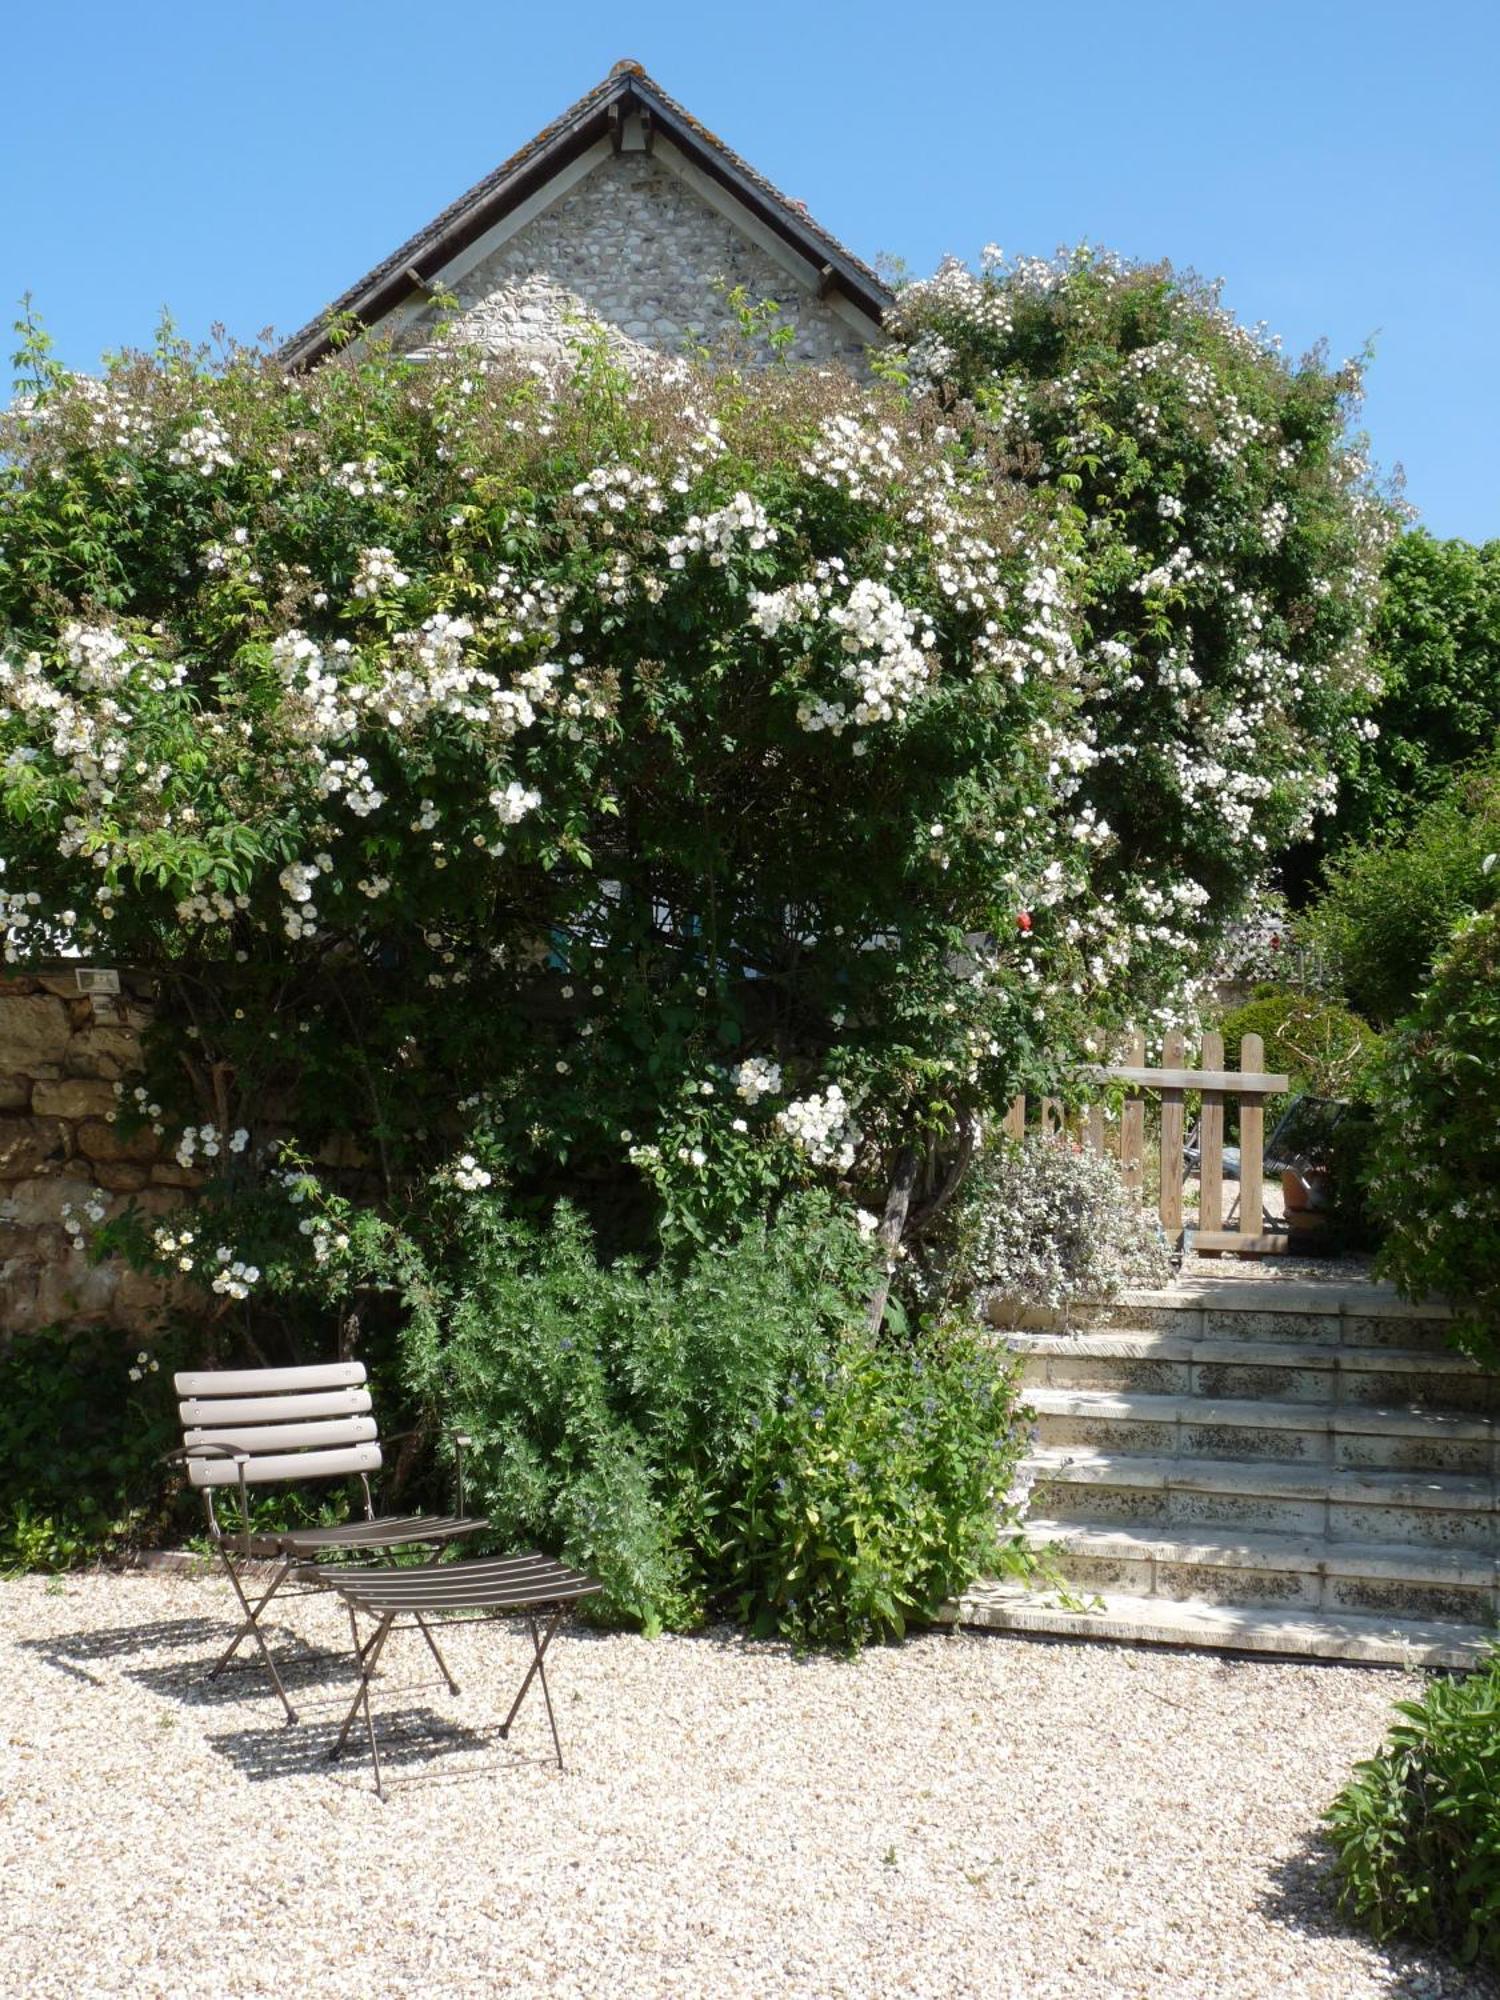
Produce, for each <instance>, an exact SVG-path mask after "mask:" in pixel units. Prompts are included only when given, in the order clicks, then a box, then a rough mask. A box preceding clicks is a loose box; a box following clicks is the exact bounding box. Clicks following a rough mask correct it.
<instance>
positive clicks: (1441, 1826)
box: [1325, 1653, 1500, 1970]
mask: <svg viewBox="0 0 1500 2000" xmlns="http://www.w3.org/2000/svg"><path fill="white" fill-rule="evenodd" d="M1396 1711H1397V1713H1398V1715H1400V1716H1402V1717H1403V1718H1404V1720H1402V1721H1400V1722H1398V1723H1397V1724H1396V1726H1395V1727H1394V1728H1393V1729H1392V1731H1391V1734H1390V1739H1389V1741H1388V1742H1387V1744H1386V1746H1385V1748H1384V1749H1383V1750H1382V1751H1381V1753H1380V1755H1379V1756H1378V1757H1373V1758H1371V1759H1370V1760H1369V1761H1368V1762H1367V1763H1363V1764H1360V1765H1358V1766H1357V1767H1356V1770H1355V1774H1354V1776H1353V1778H1351V1779H1350V1781H1349V1783H1348V1784H1347V1785H1346V1786H1345V1787H1344V1789H1343V1791H1342V1792H1340V1794H1339V1796H1338V1798H1337V1799H1336V1800H1335V1801H1334V1803H1333V1805H1332V1806H1331V1807H1330V1809H1329V1811H1328V1813H1327V1814H1326V1816H1325V1817H1326V1823H1327V1826H1328V1829H1329V1835H1330V1838H1331V1839H1332V1842H1333V1845H1334V1849H1335V1851H1336V1854H1337V1870H1338V1880H1339V1895H1340V1901H1341V1902H1342V1904H1343V1907H1344V1908H1345V1909H1346V1910H1347V1911H1348V1912H1349V1913H1350V1914H1351V1915H1352V1916H1354V1917H1357V1918H1358V1919H1359V1921H1360V1922H1361V1923H1363V1924H1365V1925H1366V1926H1367V1927H1368V1928H1369V1929H1370V1930H1371V1931H1372V1932H1373V1933H1374V1935H1375V1937H1376V1938H1377V1939H1385V1938H1390V1937H1407V1938H1413V1939H1416V1940H1418V1941H1420V1942H1421V1943H1423V1944H1434V1945H1440V1946H1443V1947H1444V1948H1445V1949H1447V1950H1449V1951H1451V1952H1453V1953H1454V1954H1455V1955H1456V1956H1457V1957H1458V1958H1460V1959H1463V1960H1465V1961H1467V1962H1470V1963H1472V1962H1475V1961H1477V1962H1478V1963H1480V1964H1483V1965H1486V1966H1489V1967H1492V1968H1494V1969H1497V1970H1500V1812H1497V1810H1496V1804H1495V1802H1496V1799H1497V1798H1500V1653H1494V1654H1492V1655H1491V1656H1490V1659H1489V1661H1488V1664H1487V1665H1486V1666H1485V1668H1484V1670H1483V1671H1482V1672H1479V1673H1475V1674H1472V1675H1470V1676H1469V1677H1468V1678H1467V1679H1465V1680H1446V1679H1444V1680H1434V1681H1433V1682H1432V1684H1431V1685H1430V1686H1429V1688H1428V1690H1427V1692H1426V1693H1425V1694H1424V1695H1423V1697H1422V1699H1421V1700H1420V1701H1403V1702H1398V1703H1397V1704H1396Z"/></svg>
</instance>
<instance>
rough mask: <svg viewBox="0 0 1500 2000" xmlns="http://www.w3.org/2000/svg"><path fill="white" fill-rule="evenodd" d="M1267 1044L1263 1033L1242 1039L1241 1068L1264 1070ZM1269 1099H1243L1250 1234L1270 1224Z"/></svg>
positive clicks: (1243, 1195)
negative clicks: (1266, 1181) (1267, 1188)
mask: <svg viewBox="0 0 1500 2000" xmlns="http://www.w3.org/2000/svg"><path fill="white" fill-rule="evenodd" d="M1265 1066H1266V1045H1265V1043H1264V1042H1263V1041H1262V1040H1261V1038H1260V1036H1259V1035H1246V1036H1245V1038H1244V1040H1243V1041H1242V1042H1241V1043H1240V1068H1241V1070H1243V1071H1245V1072H1247V1073H1248V1072H1249V1071H1252V1070H1253V1071H1255V1072H1257V1073H1259V1072H1262V1071H1264V1069H1265ZM1265 1135H1266V1100H1265V1099H1264V1098H1263V1097H1242V1098H1241V1099H1240V1229H1241V1232H1242V1233H1243V1234H1245V1235H1247V1236H1260V1235H1263V1234H1264V1232H1265V1227H1266V1204H1265V1185H1264V1167H1263V1160H1264V1148H1265Z"/></svg>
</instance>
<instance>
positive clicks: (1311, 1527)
mask: <svg viewBox="0 0 1500 2000" xmlns="http://www.w3.org/2000/svg"><path fill="white" fill-rule="evenodd" d="M1031 1504H1032V1510H1033V1512H1035V1513H1037V1514H1042V1515H1046V1516H1047V1517H1048V1518H1050V1519H1052V1520H1058V1521H1078V1522H1090V1523H1095V1524H1103V1523H1110V1524H1111V1525H1117V1526H1122V1527H1123V1526H1128V1525H1129V1524H1130V1523H1132V1522H1136V1523H1140V1524H1142V1525H1146V1526H1150V1527H1157V1528H1165V1527H1173V1528H1178V1527H1181V1528H1209V1527H1220V1528H1222V1527H1238V1528H1244V1529H1250V1530H1259V1531H1264V1532H1269V1533H1275V1534H1284V1535H1316V1536H1320V1537H1325V1538H1326V1539H1327V1540H1328V1541H1330V1542H1341V1541H1342V1542H1384V1543H1403V1544H1410V1545H1412V1546H1413V1547H1424V1548H1436V1549H1474V1550H1479V1551H1483V1552H1484V1553H1486V1554H1490V1553H1493V1552H1494V1550H1495V1546H1496V1517H1495V1515H1494V1514H1493V1512H1490V1511H1487V1510H1486V1511H1474V1512H1468V1511H1466V1510H1463V1509H1460V1508H1456V1507H1401V1506H1380V1505H1375V1504H1371V1503H1366V1502H1359V1501H1340V1500H1295V1499H1284V1498H1281V1497H1279V1496H1277V1495H1272V1494H1263V1493H1200V1492H1194V1491H1193V1490H1191V1489H1190V1488H1169V1489H1163V1488H1161V1487H1146V1486H1130V1485H1126V1484H1122V1483H1115V1482H1111V1483H1109V1484H1103V1483H1100V1482H1098V1481H1092V1480H1090V1481H1083V1480H1067V1479H1039V1480H1038V1481H1037V1484H1036V1487H1035V1488H1034V1490H1033V1493H1032V1500H1031Z"/></svg>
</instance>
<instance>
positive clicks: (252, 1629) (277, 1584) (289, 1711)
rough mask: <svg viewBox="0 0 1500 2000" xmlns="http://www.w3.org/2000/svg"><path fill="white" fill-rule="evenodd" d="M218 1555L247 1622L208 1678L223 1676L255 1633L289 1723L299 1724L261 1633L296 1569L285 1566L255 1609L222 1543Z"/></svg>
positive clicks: (216, 1550) (216, 1547)
mask: <svg viewBox="0 0 1500 2000" xmlns="http://www.w3.org/2000/svg"><path fill="white" fill-rule="evenodd" d="M215 1553H216V1554H217V1556H218V1558H219V1561H220V1562H221V1563H222V1564H223V1566H224V1572H225V1574H226V1576H227V1577H228V1578H229V1581H230V1583H231V1584H232V1585H233V1587H234V1594H235V1596H236V1597H237V1598H238V1599H239V1601H240V1608H241V1610H242V1611H243V1612H244V1614H245V1622H244V1624H243V1625H242V1626H241V1627H240V1629H239V1631H238V1632H237V1633H236V1634H235V1636H234V1638H233V1640H232V1641H231V1642H230V1645H229V1649H228V1651H227V1652H225V1653H224V1654H223V1656H222V1657H221V1658H220V1659H219V1660H218V1661H217V1663H216V1664H215V1665H214V1666H212V1667H210V1668H209V1671H208V1673H207V1675H206V1676H205V1678H206V1679H208V1680H212V1679H213V1678H214V1676H215V1675H216V1674H219V1673H222V1672H223V1670H224V1668H225V1667H227V1666H228V1664H229V1662H230V1661H231V1660H232V1659H233V1658H234V1655H235V1654H236V1653H237V1652H238V1650H239V1648H240V1644H241V1641H242V1640H243V1639H244V1637H245V1635H246V1633H253V1634H254V1637H255V1643H256V1645H257V1646H259V1647H260V1656H261V1658H262V1659H263V1660H264V1661H265V1663H266V1671H267V1672H268V1673H269V1674H270V1676H271V1679H272V1681H273V1682H274V1684H275V1687H276V1692H277V1694H279V1695H280V1697H281V1705H282V1707H283V1708H284V1709H285V1710H286V1719H287V1721H288V1722H295V1721H296V1720H297V1711H296V1709H294V1708H293V1707H292V1704H291V1702H290V1701H289V1700H288V1698H287V1691H286V1689H285V1688H284V1687H283V1686H282V1684H281V1675H280V1674H279V1673H278V1672H277V1670H276V1662H275V1660H274V1659H273V1658H272V1656H271V1648H270V1647H269V1646H268V1645H267V1644H266V1635H265V1633H264V1632H262V1631H261V1629H260V1614H261V1613H262V1612H263V1611H264V1610H265V1608H266V1606H267V1605H268V1604H269V1603H270V1601H271V1599H272V1598H273V1597H274V1596H275V1595H276V1593H277V1591H278V1590H280V1588H281V1586H282V1585H283V1584H284V1583H285V1582H286V1580H287V1578H288V1576H290V1575H291V1571H292V1565H291V1564H290V1563H289V1562H284V1563H283V1564H282V1566H281V1568H280V1569H279V1570H278V1571H277V1573H276V1575H275V1577H274V1578H273V1580H272V1583H271V1587H270V1589H269V1590H268V1591H267V1592H266V1594H265V1596H264V1597H262V1598H261V1600H260V1602H259V1603H258V1604H255V1605H252V1604H251V1602H250V1600H249V1598H248V1597H247V1596H246V1595H245V1590H244V1585H243V1584H242V1583H241V1582H240V1579H239V1573H238V1571H237V1570H236V1569H235V1566H234V1563H233V1561H232V1560H231V1558H230V1556H229V1555H228V1553H227V1551H226V1550H225V1547H224V1544H223V1543H222V1542H218V1543H216V1544H215Z"/></svg>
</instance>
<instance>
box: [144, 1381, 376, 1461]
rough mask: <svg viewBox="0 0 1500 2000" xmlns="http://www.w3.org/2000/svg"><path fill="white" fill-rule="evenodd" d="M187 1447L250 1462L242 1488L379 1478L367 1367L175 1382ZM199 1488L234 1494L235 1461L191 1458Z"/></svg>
mask: <svg viewBox="0 0 1500 2000" xmlns="http://www.w3.org/2000/svg"><path fill="white" fill-rule="evenodd" d="M173 1380H174V1382H175V1384H176V1388H177V1394H178V1396H179V1398H180V1399H181V1400H180V1401H179V1403H178V1406H177V1407H178V1413H179V1415H180V1416H181V1418H182V1427H183V1430H182V1435H183V1443H184V1444H185V1445H187V1446H189V1447H192V1446H194V1445H222V1446H225V1447H227V1448H228V1449H229V1450H230V1451H234V1452H241V1453H245V1454H247V1455H248V1459H249V1463H248V1464H247V1465H246V1466H245V1468H244V1472H245V1482H246V1484H247V1485H251V1486H266V1485H270V1484H272V1483H273V1482H275V1481H278V1480H303V1479H335V1478H339V1477H341V1476H344V1475H347V1474H351V1473H370V1472H378V1471H379V1469H380V1440H379V1436H378V1434H377V1431H376V1425H375V1419H374V1417H373V1416H372V1415H371V1414H370V1392H369V1390H368V1389H367V1388H366V1387H365V1367H364V1363H363V1362H362V1361H334V1362H329V1363H326V1364H324V1365H322V1366H319V1367H312V1368H221V1369H209V1370H201V1369H200V1370H197V1371H195V1372H192V1371H190V1372H186V1373H183V1374H180V1375H177V1376H174V1378H173ZM187 1471H188V1480H189V1482H190V1484H192V1485H193V1486H197V1487H214V1486H234V1485H238V1483H239V1476H240V1475H239V1469H238V1467H237V1465H236V1462H235V1460H234V1459H233V1458H232V1457H228V1456H224V1457H219V1456H217V1455H209V1456H206V1457H201V1458H199V1457H189V1459H188V1460H187Z"/></svg>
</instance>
